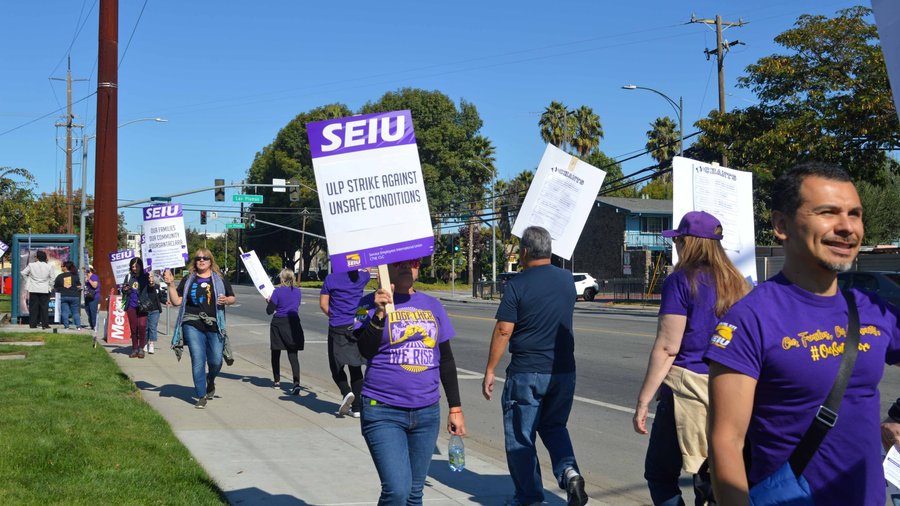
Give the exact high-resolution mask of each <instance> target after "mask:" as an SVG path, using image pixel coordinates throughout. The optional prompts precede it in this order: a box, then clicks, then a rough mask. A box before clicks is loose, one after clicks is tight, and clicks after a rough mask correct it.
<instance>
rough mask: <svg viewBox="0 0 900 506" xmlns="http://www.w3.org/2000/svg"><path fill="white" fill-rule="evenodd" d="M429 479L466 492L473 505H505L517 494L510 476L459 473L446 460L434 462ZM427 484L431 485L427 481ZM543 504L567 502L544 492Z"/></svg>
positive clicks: (555, 504) (468, 472)
mask: <svg viewBox="0 0 900 506" xmlns="http://www.w3.org/2000/svg"><path fill="white" fill-rule="evenodd" d="M428 477H429V478H431V479H433V480H436V481H439V482H441V483H442V484H443V485H446V486H448V487H450V488H452V489H454V490H458V491H460V492H465V493H466V494H468V495H469V496H470V497H469V499H468V500H469V502H472V503H473V504H483V505H496V504H503V503H504V501H505V500H506V499H510V498H512V497H513V495H514V494H515V486H514V485H513V482H512V478H510V477H509V475H508V474H502V475H498V474H490V475H488V474H478V473H475V472H472V471H471V470H469V469H464V470H463V471H462V472H461V473H457V472H454V471H451V470H450V467H449V466H448V465H447V461H445V460H433V461H432V462H431V467H429V468H428ZM425 484H426V486H428V485H429V483H428V481H427V480H426V482H425ZM498 499H499V500H498ZM543 504H549V505H553V506H558V505H562V504H566V501H565V500H564V499H562V498H560V497H559V496H556V495H554V494H553V493H552V492H550V491H548V490H544V502H543Z"/></svg>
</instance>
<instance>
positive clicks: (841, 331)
mask: <svg viewBox="0 0 900 506" xmlns="http://www.w3.org/2000/svg"><path fill="white" fill-rule="evenodd" d="M736 329H737V327H736V326H734V325H731V324H729V323H726V322H719V324H718V325H716V332H715V334H713V335H712V337H711V338H710V339H709V343H710V344H711V345H713V346H717V347H719V348H722V349H725V348H727V347H728V345H729V344H731V340H732V338H733V336H734V332H735V330H736ZM859 336H860V341H859V345H858V346H859V351H861V352H863V353H865V352H867V351H869V349H871V348H872V345H871V343H868V342H863V336H875V337H880V336H881V331H880V330H878V327H876V326H875V325H867V326H865V327H860V329H859ZM838 339H841V340H842V341H841V342H838ZM846 339H847V329H845V328H844V327H841V326H840V325H835V326H834V331H833V332H830V331H828V330H822V329H818V328H817V329H815V330H804V331H801V332H798V333H797V334H796V335H795V336H784V337H782V338H781V349H782V350H783V351H785V352H792V350H797V351H800V352H803V353H804V354H805V353H809V358H810V360H811V361H812V362H818V361H819V360H823V359H826V358H833V357H840V356H841V355H843V354H844V344H845V342H846V341H845V340H846Z"/></svg>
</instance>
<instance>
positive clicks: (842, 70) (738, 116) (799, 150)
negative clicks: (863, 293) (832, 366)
mask: <svg viewBox="0 0 900 506" xmlns="http://www.w3.org/2000/svg"><path fill="white" fill-rule="evenodd" d="M870 13H871V11H870V10H869V9H867V8H865V7H851V8H849V9H844V10H841V11H838V13H837V15H836V16H834V17H831V18H829V17H825V16H811V15H803V16H800V17H799V18H798V20H797V22H796V23H795V25H794V27H793V28H791V29H790V30H787V31H786V32H784V33H782V34H780V35H778V36H777V37H776V38H775V42H777V43H778V44H779V45H781V46H782V47H784V48H785V50H786V51H785V52H784V53H783V54H774V55H771V56H766V57H764V58H761V59H760V60H759V61H758V62H756V63H755V64H752V65H750V66H748V67H747V69H746V72H747V73H746V75H744V76H742V77H740V78H739V86H742V87H745V88H748V89H750V90H752V91H753V92H754V93H756V95H757V96H758V97H759V100H760V102H759V104H757V105H754V106H751V107H748V108H746V109H739V110H734V111H731V112H728V113H725V114H719V113H718V112H713V113H711V114H710V116H709V117H708V118H706V119H703V120H700V121H698V122H697V126H698V127H699V128H700V129H701V130H702V132H703V134H702V135H701V136H700V137H699V138H698V139H697V142H696V143H695V144H694V146H692V148H695V149H694V153H695V157H697V158H700V159H704V160H708V161H713V160H716V159H718V158H719V157H720V156H721V155H722V154H725V155H726V156H727V158H728V165H729V166H731V167H733V168H737V169H742V170H750V171H752V172H753V173H754V197H755V202H756V206H757V208H756V218H757V231H758V237H757V240H758V242H760V243H763V242H767V241H768V239H769V238H770V237H769V236H768V235H765V231H766V230H768V229H769V226H768V219H769V211H768V208H767V207H766V201H767V200H768V195H769V194H770V187H771V184H772V181H773V180H774V179H775V178H776V177H778V175H780V174H781V173H782V172H784V171H785V170H787V169H789V168H790V167H792V166H794V165H796V164H797V163H800V162H803V161H809V160H821V161H826V162H834V163H838V164H840V165H842V166H843V167H845V168H846V169H847V170H848V171H849V172H850V173H851V175H852V176H853V177H854V179H855V180H856V181H857V182H862V181H868V182H870V183H871V184H875V185H877V186H883V185H884V183H885V182H886V181H885V174H896V173H897V172H898V164H897V162H896V161H895V160H894V159H892V158H890V157H889V156H888V152H889V151H890V150H894V149H897V147H898V146H900V123H898V121H897V112H896V110H895V108H894V103H893V100H892V97H891V92H890V87H889V85H888V79H887V72H886V68H885V65H884V57H883V55H882V52H881V47H880V46H879V44H878V35H877V32H876V29H875V26H874V25H873V24H872V23H871V22H870ZM885 168H886V171H885Z"/></svg>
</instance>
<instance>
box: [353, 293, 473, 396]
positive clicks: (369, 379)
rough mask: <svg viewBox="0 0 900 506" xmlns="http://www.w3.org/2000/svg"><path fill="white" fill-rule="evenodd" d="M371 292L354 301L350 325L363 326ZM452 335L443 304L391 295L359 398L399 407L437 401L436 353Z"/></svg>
mask: <svg viewBox="0 0 900 506" xmlns="http://www.w3.org/2000/svg"><path fill="white" fill-rule="evenodd" d="M374 313H375V294H369V295H366V296H365V297H363V298H362V299H360V300H359V311H358V312H357V314H359V315H360V316H359V318H358V319H357V322H356V324H355V325H354V327H356V328H359V327H361V326H363V325H368V324H369V319H371V318H372V315H373V314H374ZM455 335H456V331H455V330H453V325H452V324H451V323H450V317H449V316H447V312H446V311H445V310H444V306H442V305H441V303H440V302H439V301H438V300H437V299H435V298H434V297H430V296H428V295H425V294H424V293H419V292H415V293H413V294H412V295H401V294H395V295H394V312H393V313H388V315H387V317H386V318H385V322H384V332H383V333H382V337H381V344H379V346H378V353H376V354H375V356H374V357H372V359H371V360H369V363H368V367H367V368H366V378H365V382H364V383H363V388H362V394H363V395H365V396H367V397H371V398H372V399H375V400H377V401H380V402H384V403H385V404H390V405H391V406H397V407H400V408H422V407H425V406H430V405H432V404H434V403H436V402H438V401H439V400H441V390H440V386H441V372H440V363H441V351H440V348H439V347H438V345H439V344H440V343H442V342H444V341H448V340H450V339H451V338H452V337H453V336H455Z"/></svg>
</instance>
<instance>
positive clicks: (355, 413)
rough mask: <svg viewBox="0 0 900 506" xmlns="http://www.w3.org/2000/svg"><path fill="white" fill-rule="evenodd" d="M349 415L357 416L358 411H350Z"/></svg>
mask: <svg viewBox="0 0 900 506" xmlns="http://www.w3.org/2000/svg"><path fill="white" fill-rule="evenodd" d="M350 416H352V417H353V418H359V411H351V412H350Z"/></svg>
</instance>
